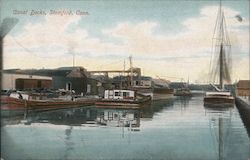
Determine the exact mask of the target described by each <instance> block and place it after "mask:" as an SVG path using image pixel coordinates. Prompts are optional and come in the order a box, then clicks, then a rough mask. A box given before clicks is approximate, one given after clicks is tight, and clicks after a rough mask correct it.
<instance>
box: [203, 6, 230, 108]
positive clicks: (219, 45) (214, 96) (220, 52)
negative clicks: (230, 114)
mask: <svg viewBox="0 0 250 160" xmlns="http://www.w3.org/2000/svg"><path fill="white" fill-rule="evenodd" d="M214 31H215V32H214V36H213V40H215V45H214V50H213V52H214V56H213V61H212V62H214V65H212V66H213V68H212V72H211V76H212V78H213V81H215V78H216V77H218V75H219V88H217V87H216V86H215V85H213V84H211V85H212V86H213V88H215V90H216V91H215V92H206V94H205V97H204V106H206V107H214V106H216V107H217V106H220V107H229V106H230V107H232V106H234V97H233V96H232V95H231V93H230V92H229V91H227V90H225V88H224V82H229V83H230V82H231V78H230V74H229V72H230V68H229V64H230V62H231V59H230V57H231V54H230V48H231V44H230V40H229V36H228V32H227V30H226V22H225V17H224V12H223V10H222V7H221V2H220V7H219V11H218V15H217V20H216V25H215V30H214Z"/></svg>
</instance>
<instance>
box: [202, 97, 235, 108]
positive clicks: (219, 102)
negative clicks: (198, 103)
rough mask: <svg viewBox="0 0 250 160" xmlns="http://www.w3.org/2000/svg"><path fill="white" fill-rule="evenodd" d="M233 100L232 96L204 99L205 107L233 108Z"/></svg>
mask: <svg viewBox="0 0 250 160" xmlns="http://www.w3.org/2000/svg"><path fill="white" fill-rule="evenodd" d="M234 104H235V100H234V98H233V97H232V96H230V97H220V96H206V97H204V106H205V107H218V106H219V107H233V106H234Z"/></svg>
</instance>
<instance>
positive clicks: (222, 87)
mask: <svg viewBox="0 0 250 160" xmlns="http://www.w3.org/2000/svg"><path fill="white" fill-rule="evenodd" d="M223 58H224V56H223V44H222V43H221V45H220V57H219V63H220V64H219V65H220V89H224V86H223Z"/></svg>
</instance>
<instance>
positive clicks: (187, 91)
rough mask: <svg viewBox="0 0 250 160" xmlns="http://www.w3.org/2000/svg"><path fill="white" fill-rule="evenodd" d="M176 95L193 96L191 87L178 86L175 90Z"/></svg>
mask: <svg viewBox="0 0 250 160" xmlns="http://www.w3.org/2000/svg"><path fill="white" fill-rule="evenodd" d="M174 96H192V93H191V91H190V89H189V88H178V89H176V90H175V91H174Z"/></svg>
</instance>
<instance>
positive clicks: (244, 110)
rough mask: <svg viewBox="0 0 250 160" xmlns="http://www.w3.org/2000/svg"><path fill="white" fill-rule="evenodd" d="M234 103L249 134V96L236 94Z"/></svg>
mask: <svg viewBox="0 0 250 160" xmlns="http://www.w3.org/2000/svg"><path fill="white" fill-rule="evenodd" d="M235 104H236V107H237V108H238V110H239V113H240V116H241V119H242V121H243V123H244V125H245V126H246V128H247V129H248V130H247V131H248V135H249V136H250V96H248V97H242V96H236V98H235Z"/></svg>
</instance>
